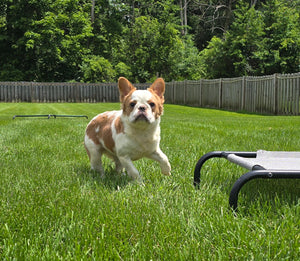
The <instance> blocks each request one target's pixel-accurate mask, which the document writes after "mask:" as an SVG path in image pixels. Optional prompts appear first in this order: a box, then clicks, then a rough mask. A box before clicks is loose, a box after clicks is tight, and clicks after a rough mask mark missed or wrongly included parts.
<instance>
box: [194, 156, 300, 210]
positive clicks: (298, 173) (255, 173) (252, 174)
mask: <svg viewBox="0 0 300 261" xmlns="http://www.w3.org/2000/svg"><path fill="white" fill-rule="evenodd" d="M229 154H235V155H236V156H239V157H245V158H255V157H256V152H246V151H239V152H235V151H212V152H209V153H207V154H205V155H203V156H202V157H201V158H200V159H199V160H198V162H197V164H196V166H195V170H194V186H195V187H196V188H199V186H200V174H201V173H200V172H201V168H202V166H203V164H204V163H205V162H206V161H207V160H209V159H211V158H225V159H227V157H228V155H229ZM257 178H263V179H299V178H300V170H286V171H285V170H270V169H264V168H263V167H262V166H259V165H255V166H253V168H252V170H251V171H249V172H247V173H245V174H244V175H242V176H241V177H240V178H239V179H238V180H237V181H236V182H235V183H234V185H233V187H232V189H231V192H230V195H229V205H230V207H231V208H232V209H233V210H235V211H236V210H237V203H238V196H239V192H240V190H241V188H242V187H243V186H244V185H245V184H246V183H247V182H248V181H250V180H252V179H257Z"/></svg>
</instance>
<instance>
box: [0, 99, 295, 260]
mask: <svg viewBox="0 0 300 261" xmlns="http://www.w3.org/2000/svg"><path fill="white" fill-rule="evenodd" d="M119 107H120V105H119V104H113V103H104V104H66V103H63V104H58V103H56V104H26V103H12V104H7V103H0V148H1V149H0V170H1V172H0V259H2V260H299V258H300V201H299V195H300V181H299V180H281V181H279V180H253V181H251V182H249V183H247V185H245V186H244V187H243V189H242V191H241V193H240V197H239V213H238V215H237V216H235V215H233V213H232V212H231V211H230V210H229V209H228V195H229V192H230V189H231V186H232V185H233V182H234V181H235V180H236V179H237V178H238V177H239V176H240V175H241V174H242V173H244V172H245V170H244V169H242V168H240V167H238V166H235V165H234V164H232V163H229V162H226V161H225V160H223V159H212V160H210V161H208V162H207V163H206V165H205V166H204V168H203V175H202V181H201V185H200V189H199V190H195V189H194V187H193V185H192V182H193V169H194V166H195V164H196V162H197V160H198V159H199V158H200V156H202V155H203V154H204V153H206V152H209V151H212V150H236V151H237V150H249V151H256V150H258V149H265V150H287V151H293V150H297V151H299V150H300V117H280V116H261V115H249V114H239V113H233V112H226V111H218V110H210V109H200V108H191V107H184V106H175V105H166V106H165V114H164V116H163V117H162V124H161V128H162V140H161V148H162V150H163V151H164V152H165V154H166V155H167V156H168V157H169V160H170V163H171V165H172V176H170V177H165V176H163V175H161V173H160V169H159V166H158V164H157V163H155V162H153V161H150V160H140V161H136V162H135V165H136V167H137V169H138V170H139V171H140V173H141V175H142V176H143V178H144V183H145V186H140V185H137V184H133V183H131V182H130V181H129V179H128V178H127V177H126V176H119V175H117V174H116V173H114V171H113V169H112V166H113V164H112V163H111V162H110V161H109V160H108V159H105V160H104V166H105V169H106V171H107V177H106V178H105V179H101V178H100V177H99V176H98V175H97V173H94V172H92V171H90V168H89V161H88V157H87V155H86V152H85V149H84V147H83V137H84V131H85V127H86V125H87V123H88V121H89V120H90V119H91V118H92V117H93V116H95V115H96V114H98V113H100V112H103V111H106V110H112V109H119ZM15 114H85V115H88V116H89V120H86V119H85V118H57V119H54V118H51V119H49V120H48V119H47V118H45V119H41V118H16V119H15V120H12V117H13V115H15Z"/></svg>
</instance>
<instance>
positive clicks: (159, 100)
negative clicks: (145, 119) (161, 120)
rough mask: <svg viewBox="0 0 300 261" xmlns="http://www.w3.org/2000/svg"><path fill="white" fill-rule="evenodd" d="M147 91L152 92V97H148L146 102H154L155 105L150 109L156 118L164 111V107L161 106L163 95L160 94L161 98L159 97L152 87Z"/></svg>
mask: <svg viewBox="0 0 300 261" xmlns="http://www.w3.org/2000/svg"><path fill="white" fill-rule="evenodd" d="M148 91H149V92H151V93H152V99H150V100H149V101H148V103H149V104H150V103H151V102H153V103H154V104H155V106H154V107H153V108H152V111H153V112H154V114H155V118H156V119H157V118H158V117H159V116H161V115H162V114H163V112H164V107H163V103H164V97H163V96H162V98H160V97H159V96H158V95H157V94H156V93H155V92H154V91H153V90H152V89H150V88H149V89H148Z"/></svg>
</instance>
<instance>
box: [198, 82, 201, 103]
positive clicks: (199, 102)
mask: <svg viewBox="0 0 300 261" xmlns="http://www.w3.org/2000/svg"><path fill="white" fill-rule="evenodd" d="M198 99H199V106H200V107H201V106H202V79H200V83H199V98H198Z"/></svg>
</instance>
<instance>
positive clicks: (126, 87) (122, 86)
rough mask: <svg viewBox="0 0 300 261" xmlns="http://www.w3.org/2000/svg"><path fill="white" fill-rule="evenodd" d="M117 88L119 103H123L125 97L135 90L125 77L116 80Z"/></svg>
mask: <svg viewBox="0 0 300 261" xmlns="http://www.w3.org/2000/svg"><path fill="white" fill-rule="evenodd" d="M118 87H119V92H120V101H121V102H123V101H124V99H125V97H126V96H127V95H128V94H129V93H130V92H131V91H133V90H136V88H135V87H134V86H133V85H132V84H131V83H130V81H128V80H127V79H126V78H125V77H120V78H119V80H118Z"/></svg>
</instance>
